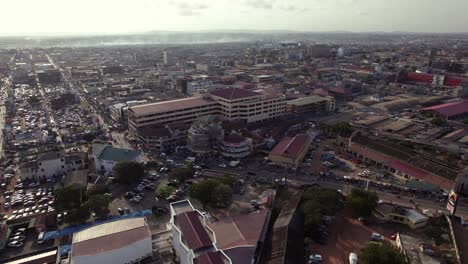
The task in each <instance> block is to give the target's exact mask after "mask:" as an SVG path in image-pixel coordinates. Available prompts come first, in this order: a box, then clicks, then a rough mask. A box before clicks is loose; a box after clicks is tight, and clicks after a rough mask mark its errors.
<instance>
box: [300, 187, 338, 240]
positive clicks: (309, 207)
mask: <svg viewBox="0 0 468 264" xmlns="http://www.w3.org/2000/svg"><path fill="white" fill-rule="evenodd" d="M342 208H343V201H342V197H341V194H340V193H338V192H337V191H336V190H333V189H324V188H320V189H319V188H310V189H308V190H306V191H305V192H304V194H303V196H302V203H301V212H302V213H303V215H304V229H305V232H306V233H307V234H311V233H313V232H314V230H315V229H316V228H317V227H318V226H319V225H320V224H321V222H322V216H324V215H329V216H334V215H336V213H337V212H338V211H340V210H341V209H342Z"/></svg>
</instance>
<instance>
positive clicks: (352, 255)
mask: <svg viewBox="0 0 468 264" xmlns="http://www.w3.org/2000/svg"><path fill="white" fill-rule="evenodd" d="M349 264H357V254H356V253H354V252H351V253H350V254H349Z"/></svg>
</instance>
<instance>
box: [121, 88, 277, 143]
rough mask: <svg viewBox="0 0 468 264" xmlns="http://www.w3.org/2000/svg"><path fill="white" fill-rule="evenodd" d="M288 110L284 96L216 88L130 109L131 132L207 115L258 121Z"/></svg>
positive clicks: (274, 116)
mask: <svg viewBox="0 0 468 264" xmlns="http://www.w3.org/2000/svg"><path fill="white" fill-rule="evenodd" d="M285 112H286V102H285V98H284V96H282V95H278V94H274V93H270V92H267V91H263V90H259V91H250V90H245V89H239V88H227V89H220V90H215V91H212V92H210V93H207V94H205V95H203V96H200V97H191V98H184V99H177V100H171V101H165V102H159V103H152V104H145V105H138V106H133V107H130V108H129V112H128V115H129V117H128V123H129V128H130V131H131V132H132V133H133V134H135V135H137V132H138V129H139V128H142V127H147V126H153V125H164V124H169V123H174V122H180V121H183V122H193V121H194V120H196V119H197V118H198V117H201V116H206V115H221V116H223V117H225V118H226V119H227V120H242V121H245V122H246V123H253V122H259V121H264V120H269V119H275V118H278V117H281V116H283V115H284V114H285Z"/></svg>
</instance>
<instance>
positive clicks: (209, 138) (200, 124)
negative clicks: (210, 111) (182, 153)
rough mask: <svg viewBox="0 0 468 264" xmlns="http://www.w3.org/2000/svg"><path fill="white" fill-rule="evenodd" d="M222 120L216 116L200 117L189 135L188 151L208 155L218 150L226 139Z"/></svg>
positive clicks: (189, 131)
mask: <svg viewBox="0 0 468 264" xmlns="http://www.w3.org/2000/svg"><path fill="white" fill-rule="evenodd" d="M221 122H222V120H221V119H220V118H219V117H218V116H216V115H210V116H203V117H200V118H199V119H198V120H197V121H196V122H195V123H193V124H192V126H191V127H190V129H189V130H188V133H187V149H189V150H190V151H192V152H195V153H199V154H202V153H208V152H211V151H213V150H216V149H218V144H219V142H221V139H222V138H223V137H224V130H223V128H222V127H221Z"/></svg>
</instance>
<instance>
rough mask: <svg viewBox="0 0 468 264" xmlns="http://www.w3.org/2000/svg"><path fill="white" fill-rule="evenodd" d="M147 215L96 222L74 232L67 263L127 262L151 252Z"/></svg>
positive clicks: (151, 253)
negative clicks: (145, 216) (103, 222)
mask: <svg viewBox="0 0 468 264" xmlns="http://www.w3.org/2000/svg"><path fill="white" fill-rule="evenodd" d="M152 255H153V247H152V241H151V231H150V228H149V225H148V223H147V221H146V218H144V217H140V218H129V219H123V220H117V221H113V222H108V223H105V224H100V225H95V226H92V227H90V228H88V229H85V230H83V231H80V232H77V233H75V234H73V239H72V247H71V251H70V253H69V260H70V264H94V263H113V264H119V263H121V264H128V263H139V261H141V260H143V259H145V258H147V257H149V256H152Z"/></svg>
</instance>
